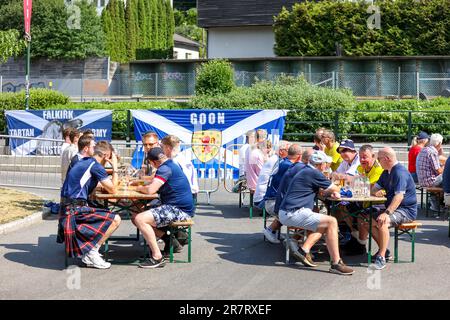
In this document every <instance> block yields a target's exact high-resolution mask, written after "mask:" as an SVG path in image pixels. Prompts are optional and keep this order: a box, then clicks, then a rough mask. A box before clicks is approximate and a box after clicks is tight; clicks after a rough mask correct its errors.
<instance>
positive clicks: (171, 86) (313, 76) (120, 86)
mask: <svg viewBox="0 0 450 320" xmlns="http://www.w3.org/2000/svg"><path fill="white" fill-rule="evenodd" d="M282 75H285V76H293V77H298V76H303V77H304V78H305V79H306V80H307V81H308V82H309V83H312V84H314V85H317V86H323V87H328V88H333V89H337V88H347V89H350V90H351V91H352V92H353V94H354V95H355V96H358V97H396V98H415V97H417V98H418V99H419V97H420V98H424V99H426V98H428V97H431V98H432V97H437V96H450V73H418V72H398V73H382V72H380V73H375V72H372V73H369V72H366V73H362V72H334V71H332V72H313V73H308V72H306V73H279V72H249V71H236V72H235V73H234V81H235V83H236V85H237V86H245V87H249V86H251V85H253V84H254V83H255V82H256V81H259V80H268V81H275V80H276V79H277V78H278V77H280V76H282ZM31 87H32V88H47V89H53V90H57V91H60V92H62V93H64V94H66V95H68V96H70V97H71V98H72V99H73V100H79V101H85V100H90V99H97V100H98V99H100V100H102V99H109V98H111V97H115V96H118V97H122V98H141V97H144V98H145V97H189V96H192V95H194V94H195V73H180V72H164V73H141V72H136V73H121V74H115V75H114V76H113V77H112V79H111V80H107V79H67V78H65V79H50V78H32V79H31ZM24 89H25V79H24V78H15V79H11V78H5V77H2V76H1V75H0V92H18V91H21V90H24Z"/></svg>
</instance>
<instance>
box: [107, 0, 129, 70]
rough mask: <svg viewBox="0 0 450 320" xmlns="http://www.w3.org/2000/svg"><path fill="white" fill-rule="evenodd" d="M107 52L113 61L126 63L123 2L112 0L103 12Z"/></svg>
mask: <svg viewBox="0 0 450 320" xmlns="http://www.w3.org/2000/svg"><path fill="white" fill-rule="evenodd" d="M102 23H103V30H104V33H105V38H106V43H105V46H106V51H107V53H108V55H109V56H110V57H111V59H112V60H113V61H117V62H126V61H127V52H126V43H125V35H126V30H125V8H124V2H123V1H122V0H110V2H109V3H108V5H107V6H106V8H105V9H104V10H103V11H102Z"/></svg>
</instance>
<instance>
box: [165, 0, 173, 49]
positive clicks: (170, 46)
mask: <svg viewBox="0 0 450 320" xmlns="http://www.w3.org/2000/svg"><path fill="white" fill-rule="evenodd" d="M164 2H165V4H166V18H167V26H166V29H167V38H166V50H167V52H168V57H172V52H173V34H174V33H175V19H174V16H173V10H172V6H171V5H170V1H169V0H165V1H164Z"/></svg>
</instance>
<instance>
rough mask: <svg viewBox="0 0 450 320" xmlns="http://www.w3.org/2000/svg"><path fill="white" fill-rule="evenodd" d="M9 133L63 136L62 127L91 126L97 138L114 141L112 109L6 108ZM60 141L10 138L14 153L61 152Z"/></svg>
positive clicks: (59, 137)
mask: <svg viewBox="0 0 450 320" xmlns="http://www.w3.org/2000/svg"><path fill="white" fill-rule="evenodd" d="M5 115H6V122H7V126H8V134H9V135H10V136H19V137H34V138H43V139H57V140H62V139H63V136H62V134H63V130H64V129H65V128H67V127H74V128H77V129H79V130H80V131H83V130H86V129H91V130H92V131H93V132H94V136H95V140H108V141H111V133H112V111H111V110H65V109H60V110H28V111H24V110H20V111H5ZM61 146H62V142H61V141H51V140H48V141H43V140H33V139H20V138H17V139H14V138H11V139H10V148H11V154H13V155H60V154H61Z"/></svg>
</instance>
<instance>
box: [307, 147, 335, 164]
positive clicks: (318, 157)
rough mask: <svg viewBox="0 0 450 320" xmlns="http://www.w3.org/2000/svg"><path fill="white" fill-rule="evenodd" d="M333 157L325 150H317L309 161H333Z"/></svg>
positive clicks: (318, 162) (315, 162)
mask: <svg viewBox="0 0 450 320" xmlns="http://www.w3.org/2000/svg"><path fill="white" fill-rule="evenodd" d="M332 161H333V159H332V158H331V157H329V156H327V155H326V154H325V152H323V151H320V150H316V151H314V152H313V153H312V155H311V157H310V158H309V162H310V163H312V164H320V163H325V162H326V163H331V162H332Z"/></svg>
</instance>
